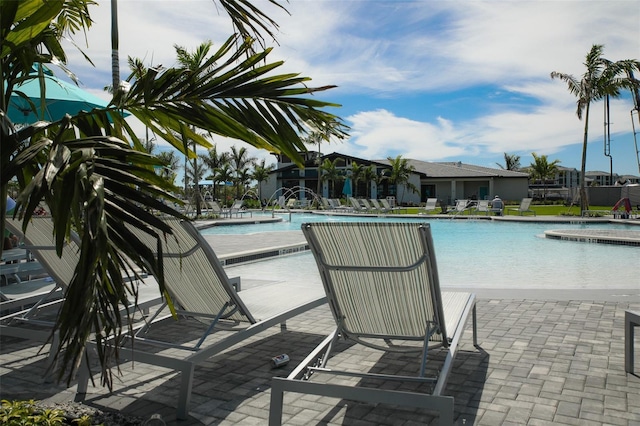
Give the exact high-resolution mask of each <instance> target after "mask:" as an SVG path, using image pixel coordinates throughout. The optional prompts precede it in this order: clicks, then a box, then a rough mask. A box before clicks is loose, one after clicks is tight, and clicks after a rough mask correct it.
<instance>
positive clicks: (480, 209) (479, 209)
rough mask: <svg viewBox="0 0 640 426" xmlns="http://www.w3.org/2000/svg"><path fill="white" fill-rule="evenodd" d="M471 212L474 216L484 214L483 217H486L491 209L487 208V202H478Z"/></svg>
mask: <svg viewBox="0 0 640 426" xmlns="http://www.w3.org/2000/svg"><path fill="white" fill-rule="evenodd" d="M473 210H474V212H475V213H476V214H479V213H484V214H485V216H486V215H488V214H489V212H490V211H491V207H489V200H478V202H477V203H476V205H475V206H474V207H473Z"/></svg>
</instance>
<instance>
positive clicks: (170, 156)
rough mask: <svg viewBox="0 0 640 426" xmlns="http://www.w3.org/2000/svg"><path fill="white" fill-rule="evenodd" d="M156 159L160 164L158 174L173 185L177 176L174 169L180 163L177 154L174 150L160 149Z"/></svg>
mask: <svg viewBox="0 0 640 426" xmlns="http://www.w3.org/2000/svg"><path fill="white" fill-rule="evenodd" d="M158 160H159V161H160V163H161V164H162V167H160V169H159V171H158V174H159V175H160V177H162V178H163V179H165V180H167V181H168V182H169V183H170V184H171V185H173V184H174V182H175V179H176V176H177V173H176V170H177V169H178V166H179V163H180V159H179V158H178V155H177V154H176V152H175V151H160V153H159V154H158Z"/></svg>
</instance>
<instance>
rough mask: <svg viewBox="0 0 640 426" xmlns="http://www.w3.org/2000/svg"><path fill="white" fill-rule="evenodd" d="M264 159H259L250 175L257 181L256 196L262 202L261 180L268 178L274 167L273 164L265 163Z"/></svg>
mask: <svg viewBox="0 0 640 426" xmlns="http://www.w3.org/2000/svg"><path fill="white" fill-rule="evenodd" d="M266 161H267V160H265V159H264V158H263V159H262V160H260V162H259V163H258V164H256V165H255V166H254V168H253V174H252V177H253V179H255V181H256V182H258V198H260V201H261V202H262V182H265V181H267V180H268V179H269V174H270V173H271V171H273V169H275V165H273V164H269V165H268V166H267V165H266Z"/></svg>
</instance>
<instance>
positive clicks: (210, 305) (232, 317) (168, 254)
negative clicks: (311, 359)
mask: <svg viewBox="0 0 640 426" xmlns="http://www.w3.org/2000/svg"><path fill="white" fill-rule="evenodd" d="M165 222H166V223H167V224H169V225H170V226H171V229H172V232H173V235H167V237H166V239H163V243H164V244H165V246H164V251H163V262H164V274H165V285H166V288H167V291H168V293H169V294H170V296H171V299H172V302H173V303H174V306H175V308H176V312H177V313H178V314H179V315H181V316H188V317H192V318H195V319H197V320H199V321H201V322H204V323H205V324H207V327H206V330H205V331H204V332H203V333H202V335H201V336H200V337H199V338H198V339H196V341H194V342H189V344H178V343H177V342H171V341H170V340H167V341H158V340H152V339H149V338H145V337H143V334H142V333H143V332H145V331H146V329H147V326H144V327H142V328H139V329H138V330H136V333H137V334H136V336H135V337H136V339H138V340H139V341H140V342H141V343H142V342H147V343H149V344H154V345H160V346H162V347H168V348H170V350H168V351H151V350H145V349H144V348H143V347H140V345H136V348H134V349H132V348H131V347H130V346H129V345H125V346H123V347H121V348H120V353H121V355H122V357H123V359H135V360H136V361H137V362H138V363H140V362H142V363H145V364H150V365H157V366H161V367H165V368H169V369H173V370H176V371H179V372H180V373H181V379H180V391H179V395H178V398H177V417H178V418H180V419H184V418H187V415H188V408H189V403H190V400H191V393H192V387H193V383H194V370H195V366H196V365H197V364H198V363H201V362H203V361H206V360H207V359H209V358H211V357H212V356H214V355H217V354H219V353H221V352H223V351H225V350H227V349H229V348H231V347H232V346H235V345H236V344H239V343H242V342H243V341H245V340H246V339H248V338H250V337H252V336H255V335H256V334H258V333H260V332H262V331H264V330H267V329H268V328H270V327H273V326H277V325H281V326H282V325H284V323H285V322H286V320H287V319H289V318H292V317H294V316H297V315H299V314H301V313H304V312H306V311H308V310H309V309H313V308H315V307H318V306H320V305H322V304H324V303H326V297H325V296H324V293H323V291H322V288H320V286H310V285H307V283H305V282H303V280H301V281H300V282H296V283H289V282H282V281H277V282H274V283H272V284H266V285H260V286H256V287H253V288H249V289H244V290H242V291H241V292H237V291H236V289H235V288H234V285H233V283H232V281H231V280H230V279H229V278H228V277H227V274H226V272H225V270H224V268H223V267H222V264H221V262H220V261H219V259H218V257H217V256H216V254H215V252H214V251H213V249H212V248H211V246H210V245H209V243H207V241H206V240H205V239H204V237H203V236H202V235H201V234H200V232H199V231H198V229H196V227H195V226H194V225H193V223H191V222H188V221H180V220H178V219H165ZM134 232H136V235H137V236H138V237H139V238H140V239H141V240H142V241H144V242H145V244H146V245H147V246H148V247H150V248H152V249H154V248H155V247H156V240H155V239H154V238H152V237H150V236H148V235H147V234H145V233H144V232H142V231H134ZM315 287H318V288H315ZM283 294H286V295H287V297H282V295H283ZM159 312H160V311H158V312H157V313H156V315H158V313H159ZM155 318H156V317H154V318H151V319H150V320H149V321H148V324H150V325H151V326H152V327H153V326H154V322H156V323H157V321H156V320H155ZM165 318H167V317H166V316H165ZM217 326H220V327H217ZM218 328H222V329H224V330H226V331H229V332H228V333H223V335H222V336H220V337H217V336H215V331H216V330H217V329H218ZM89 346H90V347H91V346H93V344H92V343H89ZM88 381H89V372H88V368H86V365H85V366H84V368H82V369H81V374H80V377H79V379H78V397H77V399H83V398H84V397H85V396H86V392H87V389H88Z"/></svg>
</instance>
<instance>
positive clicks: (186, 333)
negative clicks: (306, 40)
mask: <svg viewBox="0 0 640 426" xmlns="http://www.w3.org/2000/svg"><path fill="white" fill-rule="evenodd" d="M282 234H283V235H282V236H281V237H278V239H277V240H275V241H274V240H273V239H272V240H270V241H268V242H265V241H263V240H264V238H263V239H259V237H255V236H254V240H253V241H250V240H249V239H250V238H251V236H243V237H242V238H246V239H247V240H244V241H241V242H240V244H241V245H242V246H243V247H247V245H246V244H248V243H251V244H252V245H251V246H252V247H254V248H256V249H261V248H262V247H267V248H268V247H271V246H278V245H284V246H286V245H290V244H292V243H296V242H297V241H302V242H304V238H303V237H302V240H299V236H298V235H297V232H292V233H290V234H289V233H282ZM300 235H301V234H300ZM279 238H281V239H279ZM210 243H211V244H212V245H213V246H214V248H215V250H216V251H217V252H218V253H220V254H225V255H229V256H231V255H232V253H234V252H235V251H237V248H234V247H232V246H229V245H227V244H229V243H228V242H227V241H225V239H223V238H218V237H215V238H213V239H211V241H210ZM630 250H636V249H635V248H630ZM630 267H631V266H630ZM531 279H533V278H531ZM476 293H477V294H478V296H479V302H478V333H479V336H478V341H479V343H480V349H477V348H475V347H474V346H473V345H472V341H471V332H470V328H468V329H467V333H466V334H465V336H464V337H463V343H462V345H461V351H460V352H459V353H458V356H457V358H456V363H455V367H454V369H453V373H452V376H451V378H450V381H449V384H448V385H447V388H446V392H445V393H446V394H448V395H452V396H454V397H455V419H456V422H457V424H468V425H471V424H478V425H495V424H505V423H508V424H531V425H534V424H566V425H574V424H580V425H584V424H587V425H588V424H594V425H596V424H604V423H606V424H615V425H632V424H640V403H638V401H640V370H639V368H640V367H636V370H637V371H636V373H635V374H627V373H625V371H624V313H625V310H627V309H631V310H635V311H638V310H640V286H639V288H638V291H637V292H636V291H631V292H630V291H629V290H621V291H620V292H613V293H616V297H612V296H611V293H612V292H609V293H607V294H604V293H602V294H600V293H598V292H597V291H594V292H588V291H562V290H539V291H536V290H530V291H528V292H522V291H513V290H512V291H508V290H499V291H498V290H479V291H476ZM283 297H286V295H283ZM200 327H202V325H201V324H199V323H197V322H195V321H188V322H183V321H180V322H176V323H166V324H165V325H163V326H162V329H161V332H162V334H163V335H165V336H171V337H175V338H177V339H178V338H180V339H183V340H188V339H190V338H191V337H190V336H191V334H193V335H194V336H195V335H196V333H197V331H198V329H199V328H200ZM332 327H333V320H332V318H331V314H330V312H329V309H328V307H326V306H323V307H320V308H316V309H314V310H312V311H310V312H308V313H307V314H305V315H301V316H299V317H297V318H294V319H292V320H290V321H289V322H288V327H287V330H286V331H280V329H279V328H273V329H270V330H267V331H265V332H264V333H262V334H260V335H259V336H257V337H255V338H253V339H251V340H248V341H246V342H244V343H242V344H241V345H238V346H236V347H234V348H232V349H230V350H229V351H227V352H226V353H224V354H221V355H219V356H216V357H213V358H211V359H209V360H208V361H207V362H206V363H204V364H202V365H201V366H199V367H197V368H196V373H195V383H194V387H193V398H192V402H191V406H190V412H189V414H190V418H189V419H188V420H184V421H178V420H176V418H175V404H176V400H177V392H178V389H179V386H178V383H179V378H178V377H177V373H174V372H172V371H168V370H166V369H162V368H159V367H154V366H149V365H145V364H139V363H132V362H130V361H129V362H124V363H123V364H121V366H120V368H121V370H122V377H120V378H119V379H117V380H116V381H115V389H114V392H113V393H108V392H107V390H106V389H103V388H101V387H91V386H90V388H89V392H90V394H89V395H88V396H87V400H86V403H87V404H89V405H92V406H96V407H98V408H101V409H114V410H120V411H122V412H125V413H131V414H134V415H137V416H141V417H145V418H148V417H150V416H151V415H153V414H160V415H161V416H162V418H163V420H164V421H165V422H166V424H178V425H210V424H220V425H231V424H243V425H264V424H266V421H267V417H268V410H269V399H270V392H269V389H270V380H271V378H272V377H274V376H286V375H287V374H288V373H289V372H290V371H291V370H292V369H293V368H294V367H295V366H296V365H297V363H298V362H299V361H301V360H302V358H303V357H304V356H305V355H306V354H307V353H308V352H310V351H311V350H312V349H313V348H314V347H315V345H316V344H317V343H319V342H320V341H321V340H322V339H323V338H324V336H326V334H328V333H329V332H330V331H331V330H332ZM157 329H159V327H158V328H157ZM194 338H195V337H194ZM639 338H640V336H639V333H636V342H635V345H636V348H639V347H640V339H639ZM0 343H1V346H0V354H1V359H2V362H1V366H0V372H1V377H0V397H1V398H2V399H18V398H19V399H32V398H35V399H47V400H50V401H55V402H64V401H69V400H73V397H74V390H75V384H74V383H72V386H71V387H70V388H69V389H67V388H66V387H65V386H62V385H58V384H55V383H46V382H45V381H44V380H43V376H44V370H45V368H46V353H47V352H46V351H43V352H41V353H38V351H39V350H40V346H39V345H38V344H36V343H34V342H29V341H25V340H20V339H16V338H8V337H2V338H1V341H0ZM638 352H640V350H638V349H637V350H636V366H638V365H640V359H639V358H640V356H639V355H637V354H638ZM281 353H286V354H288V355H289V357H290V358H291V362H290V363H289V364H288V365H287V366H285V367H283V368H279V369H272V368H271V366H270V359H271V357H273V356H276V355H279V354H281ZM336 357H337V359H338V360H340V362H342V363H349V364H351V365H357V366H360V368H369V369H371V370H378V369H386V368H390V367H391V368H393V369H395V370H396V371H398V372H402V371H405V372H413V369H414V368H417V363H415V362H414V358H413V357H412V356H408V355H389V354H382V353H380V352H378V351H374V350H369V349H362V348H360V347H359V348H358V349H357V350H355V348H351V347H349V346H348V345H341V347H340V348H339V350H338V353H337V355H336ZM314 379H315V378H314ZM352 380H356V379H352ZM382 386H393V387H394V388H395V387H397V386H399V385H398V384H397V383H383V384H382ZM407 386H408V388H407V389H408V390H419V388H416V387H415V385H407ZM284 412H285V417H284V422H285V424H292V425H307V424H344V425H361V424H389V425H391V424H394V425H395V424H402V425H411V424H429V423H434V418H433V417H432V416H431V415H430V414H429V413H427V412H421V411H420V410H408V409H402V408H397V407H388V406H371V405H367V404H359V403H353V402H351V401H344V400H333V399H328V398H321V397H312V396H305V395H297V394H287V395H286V396H285V410H284Z"/></svg>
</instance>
